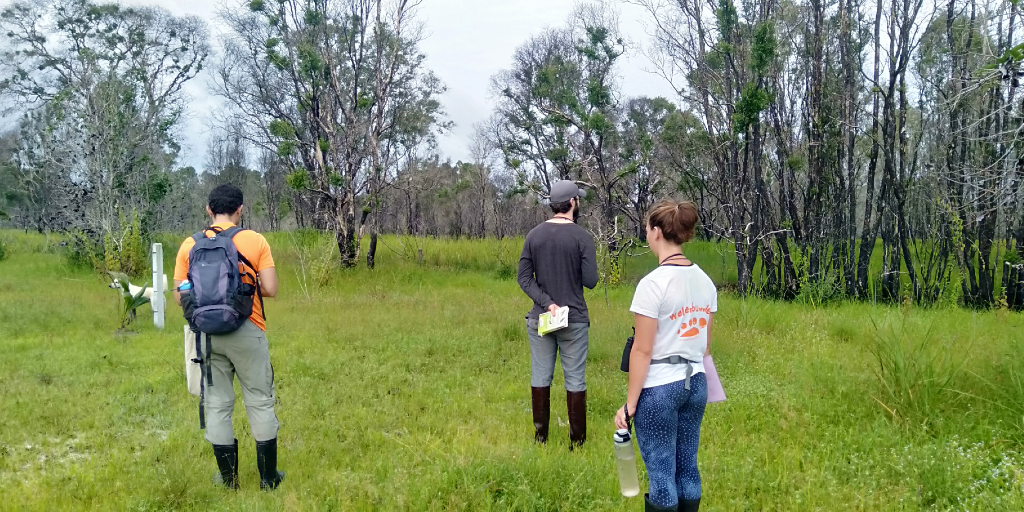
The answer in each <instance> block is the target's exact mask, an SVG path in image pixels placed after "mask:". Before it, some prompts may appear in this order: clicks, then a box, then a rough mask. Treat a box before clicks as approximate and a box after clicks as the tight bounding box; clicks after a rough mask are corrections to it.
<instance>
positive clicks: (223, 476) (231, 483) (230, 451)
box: [213, 439, 238, 489]
mask: <svg viewBox="0 0 1024 512" xmlns="http://www.w3.org/2000/svg"><path fill="white" fill-rule="evenodd" d="M213 456H214V457H216V458H217V469H218V470H219V473H217V474H216V475H214V481H215V482H216V483H219V484H222V485H224V487H227V488H228V489H238V439H235V444H215V445H213Z"/></svg>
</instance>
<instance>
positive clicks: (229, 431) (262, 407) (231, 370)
mask: <svg viewBox="0 0 1024 512" xmlns="http://www.w3.org/2000/svg"><path fill="white" fill-rule="evenodd" d="M211 345H212V346H211V347H210V348H211V354H210V359H209V361H210V369H211V371H212V372H213V386H210V385H207V386H206V440H207V441H209V442H210V443H213V444H220V445H230V444H234V442H235V429H234V428H233V427H232V425H231V414H232V413H233V412H234V411H235V386H234V377H235V375H236V374H237V375H238V383H239V384H240V385H241V387H242V398H243V399H244V401H245V412H246V414H247V415H248V416H249V427H250V428H251V429H252V437H253V439H255V440H256V441H269V440H271V439H274V438H276V437H277V429H278V427H279V424H278V421H277V414H275V413H274V402H275V400H276V398H275V396H274V369H273V368H272V367H271V366H270V351H269V347H268V345H267V336H266V334H264V333H263V331H262V330H260V328H259V327H256V324H254V323H252V322H246V323H245V325H243V326H242V327H240V328H239V329H238V330H237V331H235V332H232V333H229V334H223V335H219V336H217V335H215V336H213V339H212V340H211ZM202 346H203V350H206V335H205V334H204V335H203V345H202Z"/></svg>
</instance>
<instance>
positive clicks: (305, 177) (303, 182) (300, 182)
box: [285, 169, 313, 192]
mask: <svg viewBox="0 0 1024 512" xmlns="http://www.w3.org/2000/svg"><path fill="white" fill-rule="evenodd" d="M285 182H286V183H288V188H290V189H292V190H295V191H297V192H301V191H303V190H307V189H309V188H310V187H311V186H312V185H313V183H312V181H311V180H310V177H309V171H307V170H305V169H296V170H294V171H292V172H291V173H290V174H288V176H286V177H285Z"/></svg>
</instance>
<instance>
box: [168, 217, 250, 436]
mask: <svg viewBox="0 0 1024 512" xmlns="http://www.w3.org/2000/svg"><path fill="white" fill-rule="evenodd" d="M208 230H209V231H213V236H206V231H207V230H204V231H200V232H198V233H196V234H194V235H192V239H193V240H195V242H196V244H195V246H194V247H192V250H191V251H190V252H189V254H188V281H189V284H190V285H191V289H190V290H189V291H188V293H182V296H181V307H182V311H183V312H184V313H185V319H186V320H188V324H189V326H190V327H191V328H192V332H194V333H195V335H196V359H193V360H192V362H194V363H197V364H199V367H200V371H201V373H202V375H203V376H204V378H203V379H202V380H201V381H200V382H201V384H200V401H199V426H200V428H205V427H206V414H205V411H204V408H203V402H204V401H205V398H206V397H205V395H206V386H212V385H213V371H212V370H211V368H210V364H209V358H210V353H211V348H210V345H211V336H212V335H214V334H227V333H230V332H234V331H236V330H238V328H239V327H241V326H242V325H244V324H245V322H248V321H249V317H250V316H252V307H253V298H254V296H256V297H259V299H260V306H261V307H262V306H263V294H262V293H261V292H260V286H259V274H258V273H257V272H256V267H254V266H253V265H252V263H250V262H249V260H247V259H246V258H245V256H242V255H241V254H240V253H239V252H238V248H237V247H235V242H234V238H235V235H237V234H238V233H241V232H242V231H243V230H242V229H241V228H239V227H237V226H232V227H230V228H228V229H223V230H222V229H221V228H217V227H211V228H209V229H208ZM239 263H242V264H243V265H245V267H248V268H247V269H242V268H240V267H239ZM248 270H252V272H249V271H248ZM246 276H247V277H248V278H249V281H250V282H251V283H252V284H250V283H247V282H244V281H242V278H243V277H246ZM263 315H264V318H266V312H264V313H263ZM204 333H205V334H206V350H203V348H202V335H203V334H204Z"/></svg>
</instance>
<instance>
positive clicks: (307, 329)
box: [0, 231, 1024, 511]
mask: <svg viewBox="0 0 1024 512" xmlns="http://www.w3.org/2000/svg"><path fill="white" fill-rule="evenodd" d="M0 237H3V238H4V239H5V240H6V241H7V247H8V258H7V259H6V260H4V261H0V347H2V350H0V390H2V392H0V509H3V510H47V511H50V510H387V511H392V510H408V511H423V510H471V511H478V510H479V511H487V510H521V511H534V510H552V511H554V510H559V511H584V510H588V511H589V510H594V511H620V510H621V511H625V510H631V511H636V510H642V508H643V505H642V500H641V499H636V498H635V499H631V500H628V499H624V498H622V497H621V496H620V495H619V494H618V484H617V481H616V473H615V469H614V466H613V462H614V460H613V454H612V444H611V435H612V433H613V429H614V427H613V426H612V417H613V414H614V412H615V410H616V408H617V407H619V406H621V404H622V401H623V399H624V397H625V376H624V374H622V373H621V372H619V371H618V359H619V356H620V353H621V349H622V343H623V341H624V338H625V337H626V336H627V335H628V333H629V327H630V325H631V320H632V319H631V315H630V313H628V311H627V309H628V305H629V301H630V298H631V295H632V291H633V284H634V283H635V282H636V279H638V278H639V276H640V275H642V274H643V272H644V271H645V270H647V269H649V268H651V267H653V265H654V262H653V260H651V259H650V257H644V258H637V259H635V260H631V261H630V262H629V263H628V264H627V272H626V278H625V283H624V284H622V285H620V286H616V287H611V288H609V289H608V290H607V301H608V302H607V303H606V299H605V290H604V289H603V288H599V289H597V290H595V291H593V292H589V293H588V301H589V304H590V306H591V315H592V320H593V326H592V329H591V347H590V355H589V365H588V372H587V373H588V387H589V391H588V397H589V437H590V441H589V442H588V444H587V445H586V446H585V447H584V448H583V449H582V450H579V451H577V452H575V453H569V452H568V439H567V436H568V428H567V423H566V414H565V399H564V394H561V393H554V394H553V399H552V402H553V403H552V433H551V435H552V441H551V442H550V443H549V444H548V445H547V446H536V445H535V444H534V443H533V435H532V424H531V417H530V402H529V391H528V387H529V345H528V343H527V340H526V330H525V325H524V321H523V320H522V318H523V316H524V314H525V312H526V310H527V309H528V308H529V304H528V299H526V298H525V296H524V295H523V294H522V293H521V292H520V291H519V289H518V286H517V285H516V282H515V280H514V277H513V276H511V275H509V272H508V270H507V268H506V267H507V266H508V265H514V263H515V261H516V259H517V258H518V250H519V247H518V246H517V244H518V243H520V242H519V241H517V240H509V241H505V242H498V241H490V242H446V241H438V240H432V241H417V240H412V239H404V240H403V239H399V238H397V237H389V238H386V239H385V241H386V242H387V245H388V247H382V248H381V249H380V257H379V266H378V268H377V269H376V270H374V271H368V270H366V269H358V270H348V271H342V270H335V269H332V265H330V260H329V259H328V260H327V264H321V263H319V262H318V259H317V254H318V252H317V251H318V247H319V248H320V249H322V248H323V247H329V243H328V244H326V245H325V244H324V243H323V242H322V241H321V240H319V239H317V238H316V237H313V236H310V235H304V234H298V235H296V234H282V233H276V234H273V235H272V236H270V237H269V238H270V240H271V243H272V244H273V245H274V248H275V258H276V260H277V264H278V269H279V274H280V276H281V278H282V285H281V294H280V297H278V298H277V299H273V300H272V301H268V305H267V309H268V316H269V324H270V329H269V332H268V337H269V338H270V343H271V356H272V359H273V361H274V366H275V370H276V376H277V389H278V395H279V399H280V403H279V406H278V413H279V415H280V419H281V425H282V429H281V437H280V442H281V468H282V469H283V470H285V471H286V472H287V479H286V481H285V482H284V484H283V485H282V487H281V488H280V489H279V490H278V491H276V492H274V493H262V492H259V491H258V481H257V480H258V479H257V475H256V466H255V460H254V459H255V453H254V452H255V449H254V447H253V443H252V438H251V437H250V436H249V434H248V427H247V424H246V421H245V414H244V409H243V407H242V404H241V398H240V397H239V400H238V403H237V408H236V415H235V417H236V420H237V421H236V423H235V427H236V432H237V436H238V438H239V440H240V442H241V447H242V448H241V454H240V458H241V474H242V490H241V491H239V492H228V491H225V490H222V489H219V488H217V487H215V486H214V485H213V484H211V483H210V477H211V475H212V474H213V472H214V469H215V463H214V461H213V456H212V453H211V451H210V448H209V445H208V444H207V443H206V442H205V441H204V440H203V438H202V432H200V431H199V430H198V420H197V411H196V404H197V402H196V399H195V398H193V397H192V396H191V395H189V394H188V393H187V391H186V388H185V381H184V374H183V356H182V330H181V329H182V324H183V320H182V319H181V317H180V313H179V312H178V311H177V310H175V309H172V310H171V311H170V312H169V314H168V324H169V325H168V327H167V329H166V330H164V331H162V332H161V331H156V330H155V329H154V328H153V326H152V325H151V322H150V321H149V314H150V313H149V309H148V307H146V308H144V309H143V310H142V311H140V315H139V320H138V321H137V322H136V323H135V324H134V325H133V327H134V330H135V332H134V333H129V334H124V335H116V334H115V331H116V330H117V327H118V315H117V310H116V308H117V301H118V300H119V298H118V297H117V296H116V293H115V292H114V291H112V290H109V289H107V288H106V287H105V285H106V282H105V281H104V280H103V278H101V277H100V276H98V275H97V274H96V273H95V272H93V271H91V270H87V269H80V268H73V267H69V266H68V265H67V264H65V263H64V259H63V258H62V257H61V255H60V248H59V246H58V245H57V240H56V239H50V240H47V239H45V238H43V237H42V236H35V235H23V234H19V233H15V232H10V231H8V232H2V233H0ZM303 237H305V238H303ZM177 238H178V237H162V239H163V240H164V241H165V242H166V243H167V244H168V245H171V244H173V243H175V241H176V240H177ZM318 244H319V245H318ZM419 247H422V248H424V262H423V265H418V264H417V261H416V260H417V256H416V255H417V250H418V248H419ZM175 249H176V247H171V246H168V247H165V253H166V256H167V260H168V264H169V263H170V261H171V257H172V256H173V252H174V250H175ZM687 252H689V253H690V255H691V257H693V258H694V259H695V260H696V261H697V262H698V263H699V264H701V265H702V266H704V267H705V268H707V269H708V273H709V274H710V275H711V276H712V278H713V279H715V280H716V281H719V279H720V276H722V275H724V274H725V273H727V268H728V267H727V266H722V263H721V259H720V255H719V254H718V253H717V252H716V251H715V250H712V249H708V248H706V247H705V248H703V249H702V248H700V247H699V246H698V247H694V248H693V250H692V251H691V250H688V251H687ZM715 260H717V261H715ZM300 261H302V262H303V265H300ZM473 262H476V263H473ZM321 267H322V268H321ZM167 272H168V273H170V272H171V267H170V266H168V267H167ZM303 275H305V276H306V277H305V279H304V280H303ZM303 281H304V282H305V285H302V284H301V283H302V282H303ZM715 327H716V329H715V332H714V335H713V341H712V347H713V350H714V352H715V354H716V362H717V365H718V368H719V371H720V373H721V375H722V379H723V383H724V386H725V389H726V392H727V394H728V395H729V400H728V401H727V402H725V403H722V404H714V405H711V406H709V407H708V410H707V415H706V417H705V422H704V426H703V431H702V443H701V453H700V458H699V460H700V468H701V471H702V475H703V480H704V501H703V503H704V505H705V509H706V510H723V511H733V510H787V511H788V510H829V511H832V510H972V511H974V510H1021V509H1024V339H1022V332H1024V330H1022V327H1024V318H1022V317H1021V316H1020V315H1017V314H1012V313H1007V312H1005V311H993V312H985V313H980V312H972V311H966V310H960V309H930V310H919V309H902V310H901V309H897V308H888V307H876V306H872V305H868V304H841V305H833V306H829V307H827V308H817V309H815V308H811V307H808V306H805V305H800V304H787V303H774V302H765V301H758V300H746V301H741V300H739V299H738V298H736V297H733V296H730V295H723V296H722V297H721V299H720V311H719V314H718V318H717V321H716V323H715ZM560 379H561V376H560V374H556V386H557V385H559V383H560V382H561V380H560ZM642 472H643V470H642V467H641V473H642ZM642 478H643V476H642ZM643 485H646V484H645V483H644V484H643Z"/></svg>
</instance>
